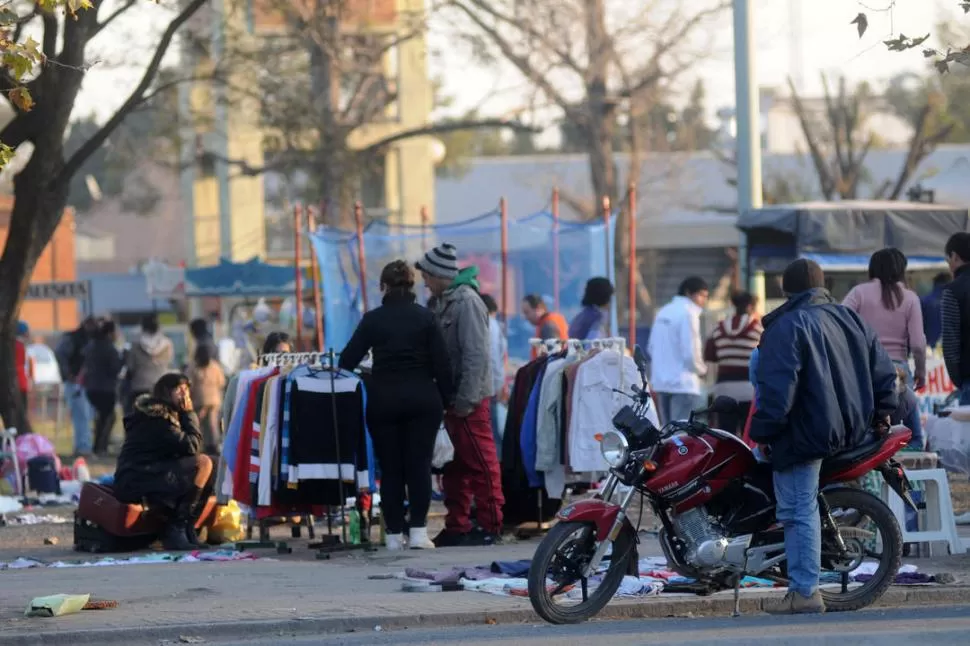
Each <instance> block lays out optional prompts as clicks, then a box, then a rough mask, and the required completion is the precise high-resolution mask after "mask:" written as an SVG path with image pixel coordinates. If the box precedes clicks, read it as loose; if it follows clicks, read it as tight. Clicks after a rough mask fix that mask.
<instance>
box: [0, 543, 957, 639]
mask: <svg viewBox="0 0 970 646" xmlns="http://www.w3.org/2000/svg"><path fill="white" fill-rule="evenodd" d="M291 544H292V546H293V548H294V554H293V555H290V556H285V557H278V558H280V560H278V561H272V560H269V558H270V557H272V558H277V557H276V555H275V553H274V552H272V551H268V550H267V551H262V552H258V553H260V554H263V553H265V554H266V556H267V558H266V559H261V560H258V561H248V562H247V561H242V562H230V563H168V564H157V565H131V566H109V567H97V568H70V569H30V570H6V571H4V572H2V573H0V643H3V644H5V645H6V646H14V645H18V644H108V643H125V644H133V643H157V641H159V640H164V639H171V640H177V639H178V638H179V637H180V636H193V637H202V638H210V639H211V638H214V637H216V636H220V637H225V638H234V637H243V636H255V635H263V636H266V635H276V634H279V635H285V634H319V633H324V632H350V631H369V630H376V629H377V627H378V626H380V629H381V630H386V629H393V628H404V627H417V626H424V627H428V626H444V625H468V624H484V623H496V622H501V623H509V622H532V621H537V619H536V617H535V615H534V614H533V612H532V609H531V606H530V604H529V601H528V600H527V599H523V598H516V597H502V596H494V595H489V594H484V593H476V592H439V593H432V594H428V593H408V592H403V591H402V590H401V581H400V580H386V579H385V580H373V579H369V578H368V577H370V576H372V575H380V574H390V573H395V572H400V571H403V570H404V568H405V567H415V568H422V569H447V568H449V567H452V566H471V565H487V564H488V563H490V562H491V561H494V560H516V559H527V558H531V556H532V554H533V552H534V551H535V547H536V545H537V542H536V541H530V542H524V543H518V544H511V545H503V546H498V547H490V548H458V549H447V550H436V551H433V552H404V553H398V554H394V555H391V554H389V553H387V552H386V551H384V550H381V551H380V552H376V553H371V554H363V553H357V554H347V553H345V554H341V555H334V556H333V557H332V559H331V560H308V559H309V558H312V554H313V553H312V552H310V551H308V550H307V548H306V546H305V542H302V543H301V542H291ZM640 549H641V555H642V556H649V555H657V554H660V550H659V546H658V545H657V544H656V541H654V540H652V539H647V540H644V542H643V544H642V545H641V548H640ZM77 556H80V555H77ZM77 556H76V557H77ZM76 557H75V558H76ZM907 562H911V563H914V564H916V565H917V566H918V567H919V568H920V571H923V572H927V573H930V574H935V573H938V572H950V573H951V574H953V575H954V576H955V578H956V582H955V584H954V585H947V586H934V587H894V588H892V589H891V590H890V593H889V594H887V595H886V597H884V599H883V601H882V604H881V605H897V606H898V605H916V604H952V603H962V602H965V601H966V600H967V599H968V598H970V597H968V593H970V557H947V558H945V559H908V560H907ZM57 593H90V594H91V595H92V597H94V598H98V599H111V600H116V601H118V602H119V607H118V608H116V609H113V610H104V611H85V612H82V613H80V614H77V615H72V616H67V617H59V618H53V619H38V618H31V619H27V618H24V617H23V612H24V608H25V607H26V604H27V602H28V601H29V600H30V599H32V598H33V597H36V596H42V595H49V594H57ZM766 594H771V593H770V592H759V591H745V592H744V593H743V596H744V606H743V607H744V609H745V610H746V611H747V612H752V611H757V610H758V609H759V608H760V604H761V601H762V599H763V598H764V596H765V595H766ZM731 607H732V599H731V593H720V594H717V595H713V596H711V597H706V598H702V597H696V596H692V595H664V596H662V597H653V598H647V599H637V600H631V601H614V602H612V603H611V604H610V605H609V606H607V608H606V610H604V612H603V614H602V615H601V617H603V618H619V617H626V618H629V617H669V616H697V615H703V614H719V615H725V616H726V615H728V614H730V611H731Z"/></svg>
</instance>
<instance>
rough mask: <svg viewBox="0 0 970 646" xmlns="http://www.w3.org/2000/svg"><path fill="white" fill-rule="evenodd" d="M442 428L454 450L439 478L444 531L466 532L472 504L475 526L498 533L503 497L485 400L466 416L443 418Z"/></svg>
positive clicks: (469, 527)
mask: <svg viewBox="0 0 970 646" xmlns="http://www.w3.org/2000/svg"><path fill="white" fill-rule="evenodd" d="M445 428H447V429H448V437H450V438H451V443H452V445H453V446H454V447H455V457H454V459H453V460H452V461H451V462H449V463H448V464H447V465H445V468H444V477H443V478H442V486H443V488H444V494H445V507H446V508H447V510H448V515H447V517H446V518H445V528H446V529H448V530H449V531H452V532H457V533H461V534H466V533H468V532H470V531H471V530H472V523H471V509H472V502H473V501H474V503H475V510H476V517H477V520H478V526H479V527H481V528H482V530H484V531H486V532H489V533H492V534H501V532H502V505H503V504H504V503H505V498H504V496H503V495H502V474H501V471H500V469H499V462H498V455H497V454H496V450H495V440H494V438H493V436H492V428H491V420H490V419H489V407H488V400H487V399H484V400H482V401H481V402H479V403H478V405H477V406H476V407H475V408H474V409H473V410H472V412H471V413H469V414H468V415H464V416H458V415H454V414H448V415H446V416H445Z"/></svg>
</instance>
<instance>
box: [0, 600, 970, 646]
mask: <svg viewBox="0 0 970 646" xmlns="http://www.w3.org/2000/svg"><path fill="white" fill-rule="evenodd" d="M770 596H771V593H768V592H754V591H748V592H746V593H745V594H743V595H742V597H741V610H742V612H743V613H757V612H760V611H761V608H762V604H763V602H764V600H765V599H766V598H769V597H770ZM968 602H970V586H947V587H915V586H914V587H893V588H890V589H889V590H888V591H887V592H886V594H885V595H883V597H882V598H881V599H880V600H879V601H878V602H877V603H876V604H874V605H873V606H872V607H873V608H892V607H901V606H933V605H959V604H966V603H968ZM733 609H734V600H733V598H732V596H731V595H730V594H719V595H716V596H712V597H686V596H678V597H676V598H668V599H664V598H653V599H649V600H647V601H632V600H631V601H617V602H613V603H611V604H610V605H608V606H606V608H604V609H603V610H602V611H601V612H600V614H599V615H598V616H597V617H596V620H611V619H613V620H615V619H665V618H668V617H704V616H729V615H730V614H731V612H732V611H733ZM540 622H541V620H540V619H539V618H538V617H537V616H536V614H535V613H534V612H533V611H532V609H531V608H521V609H520V608H516V609H510V610H498V611H493V612H462V613H433V614H423V615H407V616H400V615H398V616H372V617H320V618H316V617H305V618H297V619H284V620H267V621H248V622H235V623H229V622H216V621H214V622H207V623H197V624H170V625H162V626H144V625H143V626H132V627H130V628H112V629H106V630H80V631H78V630H75V631H70V630H69V629H68V628H67V627H66V626H65V628H64V630H62V631H54V630H49V631H42V630H41V631H31V632H11V633H5V632H3V631H0V643H3V644H4V646H35V645H39V644H43V645H45V646H60V645H62V644H63V645H65V646H76V645H80V644H139V643H147V642H150V643H157V642H159V641H164V640H170V641H172V642H175V643H178V641H179V637H180V636H191V637H201V638H203V639H206V640H208V641H215V640H234V639H238V640H246V639H257V638H267V637H273V636H278V637H283V636H306V635H320V634H328V633H329V634H339V633H353V632H372V631H374V630H375V629H376V627H378V626H380V629H381V630H400V629H405V628H441V627H450V626H468V625H485V624H514V623H540ZM42 625H43V624H41V623H38V624H37V626H38V627H41V626H42Z"/></svg>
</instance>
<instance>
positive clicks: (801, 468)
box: [774, 460, 822, 597]
mask: <svg viewBox="0 0 970 646" xmlns="http://www.w3.org/2000/svg"><path fill="white" fill-rule="evenodd" d="M821 468H822V461H821V460H810V461H808V462H802V463H800V464H795V465H790V466H787V467H785V468H783V469H778V468H777V467H776V469H775V472H774V484H775V498H776V499H777V504H776V512H775V513H776V517H777V518H778V521H779V522H780V523H781V524H782V526H783V527H784V530H785V556H786V557H787V559H788V561H787V567H788V581H789V582H788V589H789V590H791V591H794V592H797V593H798V594H800V595H802V596H804V597H810V596H812V595H813V594H814V593H815V590H816V589H818V581H819V574H820V572H821V569H822V563H821V561H822V522H821V517H820V516H819V511H818V487H819V472H820V471H821Z"/></svg>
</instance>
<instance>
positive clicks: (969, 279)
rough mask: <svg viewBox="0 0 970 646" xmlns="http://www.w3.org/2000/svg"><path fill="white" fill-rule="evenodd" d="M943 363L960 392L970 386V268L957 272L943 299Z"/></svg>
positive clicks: (961, 268)
mask: <svg viewBox="0 0 970 646" xmlns="http://www.w3.org/2000/svg"><path fill="white" fill-rule="evenodd" d="M940 316H941V321H942V329H941V341H942V343H943V361H944V362H945V363H946V371H947V372H948V373H949V375H950V381H952V382H953V385H954V386H956V387H957V388H960V387H961V386H963V385H964V384H968V383H970V264H968V265H963V266H962V267H959V268H957V270H956V271H955V272H954V276H953V281H952V282H951V283H949V284H948V285H946V286H945V287H944V288H943V296H942V298H941V299H940Z"/></svg>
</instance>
